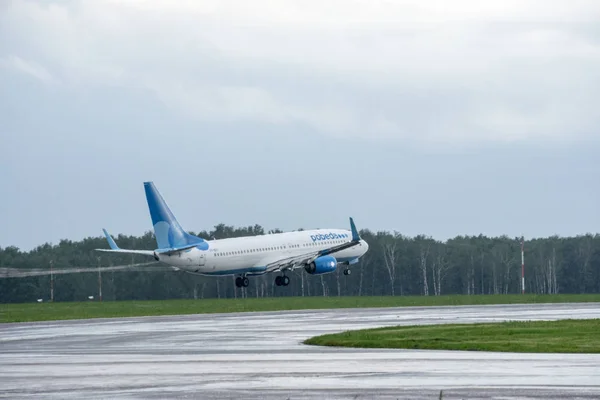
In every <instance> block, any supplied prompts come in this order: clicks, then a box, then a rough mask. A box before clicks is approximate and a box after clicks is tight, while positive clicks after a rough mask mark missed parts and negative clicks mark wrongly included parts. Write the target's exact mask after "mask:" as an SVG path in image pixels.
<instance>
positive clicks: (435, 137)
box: [0, 0, 600, 143]
mask: <svg viewBox="0 0 600 400" xmlns="http://www.w3.org/2000/svg"><path fill="white" fill-rule="evenodd" d="M3 14H4V15H3V16H2V17H0V18H1V20H0V22H2V25H3V26H4V28H2V29H3V32H2V33H3V37H9V38H11V39H10V45H9V50H10V51H11V53H10V54H27V55H31V57H29V59H36V60H44V62H43V63H44V65H48V66H51V70H53V71H57V72H59V74H60V76H61V78H62V79H61V81H64V83H65V84H66V85H71V86H75V87H80V86H84V87H94V86H97V85H107V84H108V85H116V86H119V87H123V88H124V89H126V90H148V91H150V92H151V93H153V94H154V95H155V96H156V97H157V98H159V99H160V100H161V101H163V102H164V103H165V105H166V106H167V107H169V108H171V109H172V110H174V111H175V112H177V113H180V114H181V115H182V117H185V118H192V119H194V118H195V119H201V120H209V121H232V120H235V121H258V122H265V123H269V124H273V125H277V126H280V127H281V129H284V128H285V126H286V125H288V124H295V125H306V126H309V127H311V128H313V129H316V130H318V131H320V132H322V133H323V134H329V135H336V136H344V135H347V136H357V137H369V138H382V139H385V140H404V141H411V142H415V143H432V142H438V143H448V142H459V143H472V142H490V141H491V142H498V141H501V142H505V141H520V140H539V139H543V140H546V139H548V140H560V141H569V140H577V139H578V138H585V137H590V136H591V135H594V134H595V130H596V127H597V125H598V123H600V111H599V110H598V109H597V107H593V105H594V104H598V102H599V101H600V98H599V97H600V76H599V74H600V73H599V72H598V71H600V30H599V29H598V28H597V26H599V25H600V7H598V5H597V2H596V1H583V0H574V1H570V2H568V3H563V2H548V1H543V0H529V1H516V0H511V1H504V2H502V3H497V4H496V3H489V2H477V1H465V0H462V1H455V2H452V4H450V3H448V2H446V1H441V0H436V1H434V0H429V1H422V0H419V1H417V0H414V1H397V2H390V1H362V0H352V1H347V0H344V1H342V0H330V1H326V2H300V1H280V2H270V1H267V0H257V1H253V2H245V1H242V0H228V1H179V2H176V3H173V2H170V1H166V0H165V1H163V0H156V1H142V0H136V1H133V0H132V1H104V2H83V1H71V2H59V3H50V4H48V3H46V2H39V3H38V2H31V1H22V2H14V3H12V6H11V7H9V8H8V9H7V10H6V12H4V13H3ZM33 27H35V29H33ZM0 50H2V48H1V47H0ZM21 52H22V53H21ZM0 56H2V54H1V53H0ZM6 57H7V56H5V58H6ZM8 57H9V58H8V59H11V60H13V61H11V63H12V64H19V65H20V68H21V70H23V71H27V72H28V73H29V74H31V75H33V76H36V77H38V79H42V80H44V79H46V80H48V79H49V78H51V75H50V74H49V73H48V72H47V71H46V70H45V69H43V68H41V67H40V66H36V65H34V64H31V63H26V62H25V61H23V59H22V58H19V56H14V55H8ZM10 57H12V58H10ZM23 57H24V58H25V56H23ZM14 60H21V61H20V62H16V63H15V61H14ZM49 68H50V67H49ZM44 71H46V72H45V73H44Z"/></svg>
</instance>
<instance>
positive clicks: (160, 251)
mask: <svg viewBox="0 0 600 400" xmlns="http://www.w3.org/2000/svg"><path fill="white" fill-rule="evenodd" d="M198 245H199V243H192V244H188V245H185V246H179V247H171V248H168V249H156V250H155V252H156V254H166V255H170V254H174V253H178V252H180V251H183V250H189V249H192V248H194V247H197V246H198Z"/></svg>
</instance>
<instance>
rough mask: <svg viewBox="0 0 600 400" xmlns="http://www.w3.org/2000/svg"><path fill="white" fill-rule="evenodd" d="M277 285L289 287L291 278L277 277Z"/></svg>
mask: <svg viewBox="0 0 600 400" xmlns="http://www.w3.org/2000/svg"><path fill="white" fill-rule="evenodd" d="M275 284H276V285H277V286H287V285H289V284H290V277H289V276H285V275H281V276H280V275H277V276H276V277H275Z"/></svg>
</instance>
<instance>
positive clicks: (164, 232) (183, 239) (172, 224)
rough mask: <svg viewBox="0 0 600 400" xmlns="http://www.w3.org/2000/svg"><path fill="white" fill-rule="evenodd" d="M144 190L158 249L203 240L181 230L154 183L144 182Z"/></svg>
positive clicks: (201, 241) (176, 246)
mask: <svg viewBox="0 0 600 400" xmlns="http://www.w3.org/2000/svg"><path fill="white" fill-rule="evenodd" d="M144 190H145V191H146V200H147V201H148V209H149V210H150V217H151V218H152V226H154V235H155V236H156V243H157V244H158V248H159V249H169V248H178V247H183V246H187V245H190V244H194V243H198V244H200V243H203V242H204V240H202V239H201V238H199V237H196V236H192V235H190V234H189V233H187V232H186V231H184V230H183V228H182V227H181V225H179V222H177V219H176V218H175V216H174V215H173V213H172V212H171V210H170V209H169V206H167V203H166V202H165V200H164V199H163V198H162V196H161V195H160V193H159V191H158V189H156V187H155V186H154V183H152V182H144Z"/></svg>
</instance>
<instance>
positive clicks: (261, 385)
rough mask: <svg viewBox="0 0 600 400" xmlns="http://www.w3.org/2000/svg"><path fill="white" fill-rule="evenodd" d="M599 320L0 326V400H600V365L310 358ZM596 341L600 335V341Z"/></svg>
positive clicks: (599, 361)
mask: <svg viewBox="0 0 600 400" xmlns="http://www.w3.org/2000/svg"><path fill="white" fill-rule="evenodd" d="M564 318H600V304H598V303H587V304H547V305H509V306H504V305H502V306H464V307H411V308H386V309H350V310H316V311H289V312H273V313H249V314H212V315H206V314H205V315H191V316H174V317H147V318H126V319H104V320H86V321H68V322H52V323H29V324H0V398H10V399H20V398H29V397H35V398H55V399H107V398H110V399H115V398H120V399H158V398H180V399H195V398H198V399H213V398H219V399H221V398H223V399H282V400H285V399H290V400H294V399H371V398H385V399H438V398H439V394H440V390H443V394H444V396H443V398H444V399H491V398H493V399H523V398H536V399H558V398H560V399H562V398H565V399H599V398H600V354H596V355H585V354H583V355H576V354H573V355H571V354H558V355H554V354H509V353H480V352H451V351H419V350H361V349H334V348H324V347H313V346H305V345H303V344H301V342H302V340H304V339H306V338H308V337H311V336H315V335H319V334H322V333H329V332H339V331H344V330H349V329H360V328H367V327H377V326H390V325H414V324H437V323H459V322H460V323H463V322H492V321H502V320H507V319H511V320H540V319H545V320H553V319H564ZM599 334H600V333H599Z"/></svg>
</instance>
